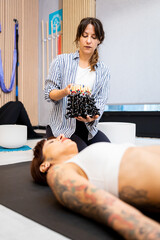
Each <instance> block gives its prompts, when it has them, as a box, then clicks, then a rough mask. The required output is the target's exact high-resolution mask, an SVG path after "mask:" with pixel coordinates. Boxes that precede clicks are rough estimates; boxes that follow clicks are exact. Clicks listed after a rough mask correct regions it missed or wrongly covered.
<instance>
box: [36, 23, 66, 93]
mask: <svg viewBox="0 0 160 240" xmlns="http://www.w3.org/2000/svg"><path fill="white" fill-rule="evenodd" d="M45 26H46V31H44V30H45V29H44V21H43V20H42V21H41V34H42V35H41V37H42V84H43V89H44V85H45V83H44V82H45V76H46V75H48V73H49V65H50V63H51V62H52V61H53V59H54V57H56V56H57V55H58V54H61V48H62V43H61V42H62V31H61V32H60V33H58V30H57V28H58V27H57V24H55V31H56V32H55V34H53V23H51V36H50V37H49V33H48V21H47V22H46V24H45ZM61 26H62V21H61ZM45 32H46V38H45ZM53 40H54V41H53ZM50 42H51V44H50ZM54 46H55V49H54ZM45 60H46V64H45Z"/></svg>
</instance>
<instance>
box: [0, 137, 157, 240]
mask: <svg viewBox="0 0 160 240" xmlns="http://www.w3.org/2000/svg"><path fill="white" fill-rule="evenodd" d="M39 140H40V139H38V140H28V141H27V145H28V146H29V147H31V149H30V150H28V151H20V152H0V165H4V164H12V163H17V162H22V159H23V161H31V160H32V157H33V151H32V149H33V148H34V146H35V145H36V143H37V141H39ZM135 144H136V145H138V146H140V145H155V144H156V145H157V144H158V145H160V139H153V138H136V139H135ZM0 223H1V231H0V239H1V240H22V239H23V240H28V239H31V240H32V239H34V240H41V239H43V240H44V239H45V240H50V239H52V240H65V239H68V238H66V237H64V236H62V235H60V234H58V233H56V232H54V231H51V230H50V229H48V228H46V227H44V226H42V225H40V224H38V223H36V222H34V221H31V220H30V219H28V218H26V217H24V216H22V215H20V214H18V213H16V212H14V211H12V210H10V209H8V208H6V207H4V206H2V205H0ZM28 229H29V231H28Z"/></svg>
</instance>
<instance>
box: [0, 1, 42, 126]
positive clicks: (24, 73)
mask: <svg viewBox="0 0 160 240" xmlns="http://www.w3.org/2000/svg"><path fill="white" fill-rule="evenodd" d="M38 3H39V1H38V0H27V1H26V0H0V23H1V26H2V32H1V33H0V49H1V52H2V63H3V71H4V81H5V85H6V87H7V88H9V86H10V80H11V74H12V64H13V49H14V25H15V23H14V21H13V19H14V18H16V19H17V20H18V22H19V44H18V45H19V67H18V88H19V96H18V97H19V100H20V101H22V102H23V104H24V106H25V108H26V110H27V112H28V115H29V117H30V119H31V122H32V124H33V125H37V124H38ZM8 101H15V86H14V89H13V91H12V92H11V93H8V94H6V93H3V92H2V90H1V89H0V106H2V105H4V104H5V103H6V102H8Z"/></svg>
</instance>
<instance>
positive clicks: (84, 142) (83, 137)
mask: <svg viewBox="0 0 160 240" xmlns="http://www.w3.org/2000/svg"><path fill="white" fill-rule="evenodd" d="M46 135H47V138H49V137H51V136H53V133H52V130H51V128H50V126H47V131H46ZM70 139H71V140H72V141H74V142H76V143H77V147H78V151H79V152H80V151H82V150H83V149H84V148H86V147H87V146H89V145H91V144H93V143H96V142H110V140H109V139H108V138H107V136H106V135H105V134H104V133H103V132H101V131H99V130H98V132H97V134H96V135H95V136H94V137H93V138H92V139H91V140H88V130H87V128H86V125H85V124H84V123H83V122H80V121H78V120H76V131H75V133H74V134H73V135H72V136H71V138H70Z"/></svg>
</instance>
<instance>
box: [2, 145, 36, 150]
mask: <svg viewBox="0 0 160 240" xmlns="http://www.w3.org/2000/svg"><path fill="white" fill-rule="evenodd" d="M30 149H32V148H30V147H29V146H27V145H24V146H22V147H19V148H3V147H0V152H16V151H27V150H30Z"/></svg>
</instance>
